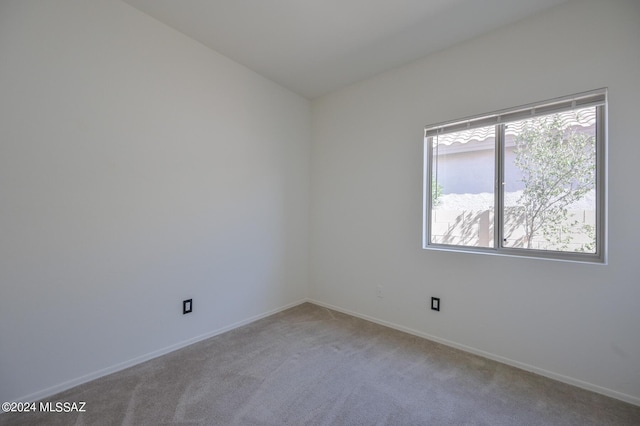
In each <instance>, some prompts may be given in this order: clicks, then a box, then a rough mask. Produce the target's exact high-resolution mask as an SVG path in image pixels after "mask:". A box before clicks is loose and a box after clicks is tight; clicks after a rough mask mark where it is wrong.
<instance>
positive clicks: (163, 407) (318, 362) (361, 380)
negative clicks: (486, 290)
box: [0, 303, 640, 426]
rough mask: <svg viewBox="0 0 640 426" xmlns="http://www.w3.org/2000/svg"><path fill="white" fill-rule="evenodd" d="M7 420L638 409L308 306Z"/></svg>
mask: <svg viewBox="0 0 640 426" xmlns="http://www.w3.org/2000/svg"><path fill="white" fill-rule="evenodd" d="M47 401H70V402H74V401H75V402H78V401H86V407H85V409H86V412H84V413H80V414H78V413H69V414H64V413H28V414H14V413H8V414H4V415H0V424H2V425H13V424H16V425H119V424H124V425H161V424H171V425H274V426H275V425H492V426H494V425H598V426H602V425H636V426H637V425H640V407H636V406H633V405H630V404H626V403H624V402H620V401H617V400H614V399H611V398H608V397H605V396H602V395H598V394H594V393H591V392H588V391H584V390H581V389H578V388H575V387H572V386H569V385H566V384H563V383H559V382H556V381H553V380H549V379H546V378H543V377H540V376H537V375H535V374H531V373H527V372H525V371H522V370H518V369H516V368H512V367H508V366H505V365H502V364H499V363H497V362H494V361H490V360H487V359H484V358H481V357H478V356H475V355H470V354H468V353H465V352H461V351H458V350H455V349H451V348H448V347H446V346H442V345H439V344H436V343H433V342H430V341H427V340H424V339H420V338H418V337H415V336H411V335H408V334H405V333H402V332H399V331H395V330H391V329H389V328H386V327H382V326H380V325H377V324H373V323H370V322H367V321H364V320H361V319H358V318H354V317H352V316H349V315H344V314H341V313H338V312H335V311H330V310H328V309H325V308H322V307H319V306H316V305H312V304H309V303H306V304H303V305H300V306H297V307H294V308H292V309H289V310H287V311H284V312H281V313H279V314H276V315H273V316H271V317H269V318H265V319H263V320H260V321H257V322H254V323H252V324H249V325H247V326H244V327H241V328H238V329H236V330H233V331H230V332H228V333H225V334H222V335H220V336H217V337H213V338H211V339H208V340H206V341H203V342H200V343H197V344H194V345H192V346H189V347H187V348H184V349H182V350H179V351H176V352H173V353H170V354H168V355H165V356H162V357H160V358H156V359H154V360H151V361H148V362H145V363H143V364H140V365H137V366H135V367H132V368H129V369H127V370H124V371H121V372H118V373H115V374H112V375H110V376H107V377H103V378H101V379H98V380H95V381H92V382H90V383H86V384H84V385H81V386H78V387H76V388H73V389H70V390H68V391H66V392H63V393H60V394H58V395H56V396H54V397H51V398H47Z"/></svg>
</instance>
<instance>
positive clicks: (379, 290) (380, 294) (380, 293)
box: [378, 285, 384, 299]
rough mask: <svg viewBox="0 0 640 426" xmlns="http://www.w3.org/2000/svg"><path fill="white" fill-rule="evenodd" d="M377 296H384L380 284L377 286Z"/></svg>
mask: <svg viewBox="0 0 640 426" xmlns="http://www.w3.org/2000/svg"><path fill="white" fill-rule="evenodd" d="M378 297H379V298H381V299H382V298H383V297H384V294H383V293H382V286H381V285H379V286H378Z"/></svg>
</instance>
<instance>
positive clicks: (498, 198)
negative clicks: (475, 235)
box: [493, 124, 505, 250]
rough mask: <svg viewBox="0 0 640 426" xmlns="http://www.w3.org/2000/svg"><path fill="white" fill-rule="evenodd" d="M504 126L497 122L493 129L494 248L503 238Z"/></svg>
mask: <svg viewBox="0 0 640 426" xmlns="http://www.w3.org/2000/svg"><path fill="white" fill-rule="evenodd" d="M504 127H505V125H504V124H497V125H496V130H495V132H496V134H495V172H494V176H495V189H494V194H495V195H494V201H495V207H494V213H493V247H494V248H495V249H496V250H500V249H501V248H502V242H503V238H504V231H503V230H504V214H503V211H504V195H503V194H504Z"/></svg>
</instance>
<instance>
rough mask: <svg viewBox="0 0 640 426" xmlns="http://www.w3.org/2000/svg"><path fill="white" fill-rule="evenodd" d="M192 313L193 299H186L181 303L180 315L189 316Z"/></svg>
mask: <svg viewBox="0 0 640 426" xmlns="http://www.w3.org/2000/svg"><path fill="white" fill-rule="evenodd" d="M191 312H193V299H187V300H183V301H182V315H185V314H190V313H191Z"/></svg>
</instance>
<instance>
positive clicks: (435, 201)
mask: <svg viewBox="0 0 640 426" xmlns="http://www.w3.org/2000/svg"><path fill="white" fill-rule="evenodd" d="M441 196H442V185H441V184H440V183H438V181H436V178H435V177H433V179H431V205H432V206H433V207H436V206H439V205H440V203H441V202H442V200H441V199H440V197H441Z"/></svg>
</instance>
